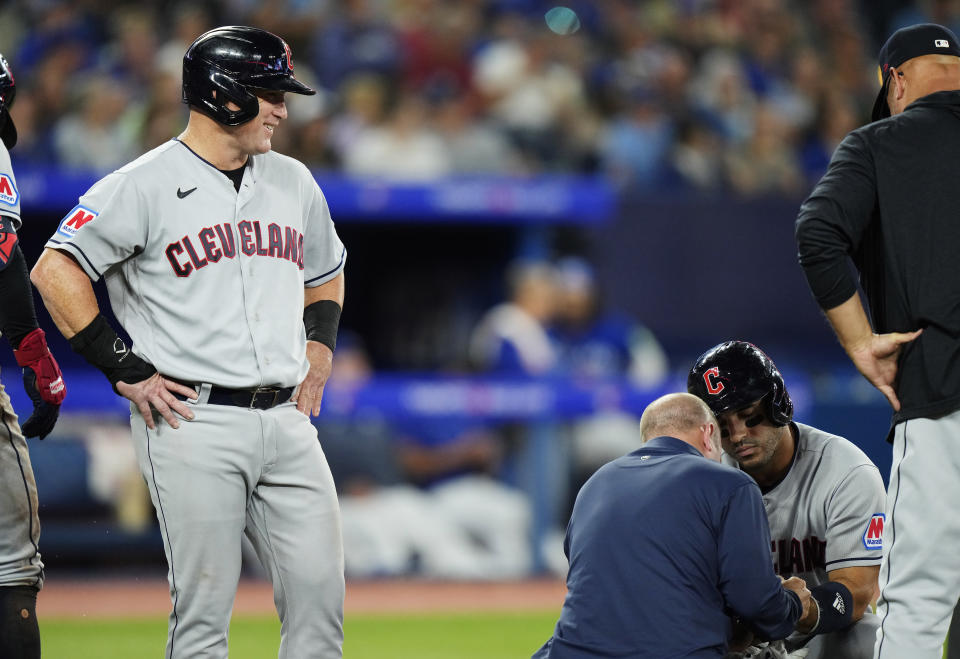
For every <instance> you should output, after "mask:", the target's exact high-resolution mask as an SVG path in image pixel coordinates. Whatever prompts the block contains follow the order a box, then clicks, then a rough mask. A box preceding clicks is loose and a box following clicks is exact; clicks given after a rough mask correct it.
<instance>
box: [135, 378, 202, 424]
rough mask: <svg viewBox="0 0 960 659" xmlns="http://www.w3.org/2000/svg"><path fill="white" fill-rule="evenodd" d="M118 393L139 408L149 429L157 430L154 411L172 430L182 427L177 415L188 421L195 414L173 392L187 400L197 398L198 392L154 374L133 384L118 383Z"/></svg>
mask: <svg viewBox="0 0 960 659" xmlns="http://www.w3.org/2000/svg"><path fill="white" fill-rule="evenodd" d="M117 391H119V392H120V395H121V396H123V397H124V398H127V399H129V400H130V401H132V402H133V403H134V404H135V405H136V406H137V409H139V410H140V414H141V415H142V416H143V420H144V421H146V423H147V427H148V428H150V429H151V430H153V429H155V428H156V424H155V423H154V421H153V411H154V410H156V411H157V413H159V414H160V416H162V417H163V418H164V419H165V420H166V422H167V423H169V424H170V427H171V428H179V427H180V421H179V420H177V416H176V414H179V415H180V416H181V417H182V418H184V419H187V420H188V421H190V420H192V419H193V412H192V411H190V408H189V407H187V406H186V404H185V403H184V402H183V401H181V400H178V399H177V398H176V397H174V395H173V393H171V392H177V393H178V394H180V395H182V396H186V397H187V398H196V397H197V392H196V391H194V390H193V389H191V388H190V387H188V386H186V385H182V384H180V383H179V382H174V381H173V380H168V379H166V378H164V377H163V376H161V375H160V374H159V373H154V374H153V375H151V376H150V377H149V378H147V379H146V380H141V381H140V382H134V383H133V384H130V383H127V382H122V381H121V382H117ZM174 412H176V414H174Z"/></svg>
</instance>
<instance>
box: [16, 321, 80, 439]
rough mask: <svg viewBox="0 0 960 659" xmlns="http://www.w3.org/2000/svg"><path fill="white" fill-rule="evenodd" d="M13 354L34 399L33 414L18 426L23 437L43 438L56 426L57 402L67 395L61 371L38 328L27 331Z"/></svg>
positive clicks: (24, 382)
mask: <svg viewBox="0 0 960 659" xmlns="http://www.w3.org/2000/svg"><path fill="white" fill-rule="evenodd" d="M13 354H14V356H15V357H16V358H17V364H19V365H20V367H21V368H22V369H23V388H24V389H25V390H26V392H27V395H28V396H29V397H30V400H31V401H32V402H33V414H31V415H30V418H29V419H27V420H26V421H25V422H24V423H23V425H21V426H20V429H21V430H23V434H24V436H25V437H39V438H40V439H43V438H44V437H46V436H47V435H49V434H50V431H51V430H53V426H54V425H56V423H57V417H58V416H60V404H61V403H62V402H63V399H64V398H65V397H66V395H67V387H66V385H64V383H63V374H62V373H61V372H60V366H58V365H57V360H56V359H54V358H53V355H52V354H51V353H50V349H49V348H48V347H47V340H46V335H45V334H44V333H43V330H42V329H40V328H37V329H35V330H33V331H32V332H30V333H29V334H27V335H26V336H25V337H24V338H23V340H22V341H21V342H20V346H19V347H18V348H17V349H16V350H14V351H13Z"/></svg>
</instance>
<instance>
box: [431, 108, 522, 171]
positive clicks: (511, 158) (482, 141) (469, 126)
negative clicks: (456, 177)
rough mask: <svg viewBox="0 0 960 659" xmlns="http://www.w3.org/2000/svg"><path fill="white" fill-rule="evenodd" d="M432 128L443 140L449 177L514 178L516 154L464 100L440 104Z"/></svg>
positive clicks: (517, 164) (517, 168)
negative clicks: (510, 176) (512, 175)
mask: <svg viewBox="0 0 960 659" xmlns="http://www.w3.org/2000/svg"><path fill="white" fill-rule="evenodd" d="M433 125H434V127H435V128H436V130H437V134H438V135H439V137H440V139H442V140H443V142H444V145H445V148H446V151H447V154H448V157H449V161H450V172H451V173H452V174H518V173H520V172H521V170H522V164H521V163H522V160H521V158H520V155H519V153H518V152H517V150H516V149H515V148H514V147H513V145H512V144H511V143H510V141H509V140H508V139H507V137H506V135H504V133H503V132H502V131H499V130H497V129H496V128H495V127H494V126H493V125H492V124H491V123H490V121H489V120H487V119H485V118H484V117H483V116H482V115H481V114H480V113H479V112H478V111H477V107H476V101H475V100H474V99H472V98H470V97H468V96H450V97H448V98H445V99H443V100H441V101H440V103H439V106H438V107H437V109H436V117H435V121H434V124H433Z"/></svg>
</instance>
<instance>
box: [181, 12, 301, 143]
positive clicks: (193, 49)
mask: <svg viewBox="0 0 960 659" xmlns="http://www.w3.org/2000/svg"><path fill="white" fill-rule="evenodd" d="M251 89H267V90H272V91H284V92H293V93H295V94H308V95H309V94H316V91H314V90H313V89H310V88H309V87H307V86H306V85H305V84H303V83H302V82H300V81H299V80H297V79H296V78H294V77H293V60H292V59H291V55H290V46H288V45H287V44H286V42H285V41H284V40H283V39H281V38H280V37H278V36H277V35H275V34H272V33H270V32H267V31H266V30H261V29H259V28H255V27H244V26H240V25H230V26H227V27H218V28H216V29H214V30H210V31H209V32H206V33H205V34H203V35H201V36H200V37H199V38H198V39H197V40H196V41H194V42H193V43H192V44H191V45H190V47H189V48H188V49H187V52H186V54H185V55H184V56H183V102H184V103H189V104H190V105H191V106H193V107H195V108H196V109H198V110H200V111H201V112H203V113H205V114H207V115H209V116H210V117H212V118H213V119H215V120H216V121H218V122H219V123H221V124H225V125H227V126H239V125H240V124H243V123H246V122H248V121H250V120H251V119H253V118H254V117H256V116H257V113H258V112H259V111H260V104H259V102H258V101H257V97H256V96H255V95H254V94H253V93H252V92H251V91H250V90H251ZM230 101H232V102H233V103H235V104H236V105H237V106H238V107H239V108H240V109H238V110H230V109H229V108H227V103H228V102H230Z"/></svg>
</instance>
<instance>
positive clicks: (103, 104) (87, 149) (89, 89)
mask: <svg viewBox="0 0 960 659" xmlns="http://www.w3.org/2000/svg"><path fill="white" fill-rule="evenodd" d="M80 93H81V95H82V98H81V100H80V103H79V109H78V111H77V112H71V113H68V114H66V115H64V117H63V118H62V119H60V121H59V122H57V125H56V126H55V127H54V129H53V143H54V147H55V148H56V152H57V160H58V161H59V162H60V163H62V164H63V165H66V166H67V167H72V168H77V169H94V170H96V171H100V172H108V171H111V170H113V169H116V168H117V167H120V166H121V165H123V164H124V163H125V162H128V161H129V160H130V159H132V158H133V157H134V156H135V155H136V154H137V149H138V146H139V145H138V143H137V137H138V134H137V132H136V128H137V124H136V121H135V116H134V115H135V113H133V112H130V113H128V111H129V110H131V108H130V97H129V95H128V93H127V88H126V87H124V86H122V85H121V84H120V83H118V82H116V81H115V80H113V79H111V78H108V77H101V76H95V77H92V78H90V79H89V80H87V81H86V83H85V84H84V85H83V86H82V89H81V92H80Z"/></svg>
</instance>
